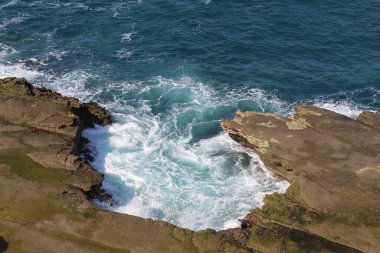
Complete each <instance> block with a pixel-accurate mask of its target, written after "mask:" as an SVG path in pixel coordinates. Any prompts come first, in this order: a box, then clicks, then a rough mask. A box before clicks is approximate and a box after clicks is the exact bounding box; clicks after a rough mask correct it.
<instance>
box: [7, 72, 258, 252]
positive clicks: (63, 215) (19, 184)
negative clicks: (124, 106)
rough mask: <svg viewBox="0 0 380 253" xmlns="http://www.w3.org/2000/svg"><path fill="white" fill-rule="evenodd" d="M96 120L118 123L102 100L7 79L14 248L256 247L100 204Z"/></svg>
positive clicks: (223, 249)
mask: <svg viewBox="0 0 380 253" xmlns="http://www.w3.org/2000/svg"><path fill="white" fill-rule="evenodd" d="M93 124H99V125H108V124H111V119H110V117H109V115H108V114H107V112H106V110H105V109H104V108H102V107H100V106H98V105H97V104H96V103H80V101H78V100H77V99H75V98H69V97H64V96H61V95H60V94H58V93H56V92H52V91H50V90H47V89H44V88H35V87H33V86H32V85H30V84H29V83H28V82H27V81H26V80H25V79H22V78H6V79H0V199H1V201H0V239H4V241H5V242H6V243H7V247H8V250H9V252H77V253H82V252H85V253H87V252H91V253H94V252H98V253H103V252H147V253H150V252H168V253H170V252H173V253H174V252H175V253H180V252H186V253H187V252H194V253H195V252H196V253H201V252H226V253H228V252H230V253H232V252H234V253H239V252H241V253H247V252H252V250H251V249H249V248H245V246H244V245H242V244H241V243H239V242H236V240H233V238H231V236H228V235H226V234H223V233H216V232H215V231H214V230H205V231H200V232H194V231H190V230H187V229H182V228H178V227H175V226H174V225H171V224H169V223H167V222H164V221H153V220H150V219H143V218H139V217H135V216H131V215H126V214H120V213H116V212H108V211H105V210H102V209H100V208H98V207H96V206H95V205H93V203H92V202H91V201H89V200H94V199H98V200H100V201H112V199H111V198H110V196H109V195H108V194H106V193H105V192H104V191H103V190H102V188H101V183H102V181H103V175H101V174H100V173H98V172H97V171H95V170H94V169H93V168H92V166H91V164H90V163H89V162H90V161H91V159H92V158H91V154H90V153H88V150H87V149H86V147H85V144H86V142H87V140H86V139H84V138H82V137H81V133H82V131H83V129H84V128H86V127H91V126H93ZM0 243H1V242H0Z"/></svg>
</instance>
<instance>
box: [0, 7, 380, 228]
mask: <svg viewBox="0 0 380 253" xmlns="http://www.w3.org/2000/svg"><path fill="white" fill-rule="evenodd" d="M8 76H18V77H25V78H27V79H28V80H29V81H30V82H31V83H33V84H35V85H39V86H45V87H48V88H50V89H53V90H55V91H58V92H61V93H62V94H64V95H70V96H75V97H78V98H80V99H82V100H83V101H96V102H98V103H100V104H102V105H103V106H105V107H106V108H107V109H108V110H109V111H110V112H111V113H112V114H113V117H114V121H115V124H114V125H113V126H112V127H107V128H102V127H97V128H96V129H93V130H88V131H86V133H85V134H84V135H85V136H86V137H88V138H89V139H90V148H92V149H93V151H94V154H95V158H96V159H95V161H94V166H95V167H96V168H97V169H98V170H99V171H101V172H104V173H105V175H106V180H105V182H104V187H105V188H106V189H107V190H108V191H110V192H112V193H113V195H114V198H115V199H116V200H117V201H118V203H119V204H118V205H117V206H114V207H109V206H107V205H106V204H104V203H99V204H100V205H102V206H104V207H105V208H108V209H111V210H114V211H118V212H124V213H129V214H133V215H138V216H142V217H150V218H154V219H163V220H166V221H169V222H171V223H174V224H176V225H178V226H181V227H186V228H190V229H195V230H200V229H204V228H214V229H224V228H229V227H234V226H238V225H239V222H238V220H237V219H238V218H241V217H243V216H244V215H245V214H246V213H247V212H248V211H249V210H250V209H252V208H255V207H260V206H261V205H262V204H263V196H264V195H265V194H268V193H271V192H274V191H279V192H283V191H285V190H286V188H287V186H288V184H287V183H286V182H283V181H279V179H276V178H275V177H273V175H272V174H271V173H270V172H268V171H267V170H266V168H265V166H264V165H263V164H262V162H261V161H260V159H259V158H258V157H257V155H256V154H255V153H253V152H252V151H251V150H247V149H245V148H243V147H241V146H239V145H238V144H236V143H234V142H233V141H232V140H230V139H229V137H228V136H227V135H226V134H224V133H223V132H222V130H221V128H220V126H219V121H220V120H221V119H228V118H231V117H233V115H234V112H235V111H236V109H238V108H239V109H242V110H255V111H264V112H274V113H279V114H283V115H291V114H292V108H293V106H294V105H295V104H298V103H310V104H315V105H319V106H321V107H324V108H328V109H331V110H334V111H337V112H339V113H342V114H345V115H347V116H350V117H353V118H355V117H357V116H358V115H359V113H360V112H361V111H362V110H363V109H368V110H374V111H379V110H380V1H379V0H360V1H359V0H356V1H353V0H347V1H329V0H326V1H313V0H298V1H296V0H292V1H291V0H282V1H279V0H273V1H259V0H250V1H248V0H241V1H226V0H167V1H162V0H161V1H159V0H134V1H127V0H109V1H102V0H87V1H85V0H82V1H79V0H78V1H74V0H50V1H48V0H38V1H34V0H12V1H10V0H0V78H2V77H8ZM0 106H1V105H0Z"/></svg>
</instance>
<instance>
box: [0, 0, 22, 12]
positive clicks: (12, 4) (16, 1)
mask: <svg viewBox="0 0 380 253" xmlns="http://www.w3.org/2000/svg"><path fill="white" fill-rule="evenodd" d="M17 4H18V0H12V1H8V3H6V4H3V5H0V10H2V9H4V8H7V7H10V6H14V5H17Z"/></svg>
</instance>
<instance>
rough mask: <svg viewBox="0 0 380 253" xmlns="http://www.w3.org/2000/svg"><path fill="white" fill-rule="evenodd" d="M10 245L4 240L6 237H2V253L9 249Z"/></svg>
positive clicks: (0, 241) (0, 239)
mask: <svg viewBox="0 0 380 253" xmlns="http://www.w3.org/2000/svg"><path fill="white" fill-rule="evenodd" d="M8 245H9V243H8V242H7V241H6V240H5V239H4V237H2V236H0V253H2V252H5V251H6V250H7V249H8Z"/></svg>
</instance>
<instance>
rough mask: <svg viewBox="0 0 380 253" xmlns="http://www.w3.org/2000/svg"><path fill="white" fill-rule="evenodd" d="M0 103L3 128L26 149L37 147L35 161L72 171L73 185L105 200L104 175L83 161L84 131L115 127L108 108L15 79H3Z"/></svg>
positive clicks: (0, 82)
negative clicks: (105, 126) (95, 126)
mask: <svg viewBox="0 0 380 253" xmlns="http://www.w3.org/2000/svg"><path fill="white" fill-rule="evenodd" d="M0 101H1V107H0V119H2V121H3V124H2V126H3V128H4V127H5V125H7V128H8V130H7V131H4V132H8V133H11V132H13V134H16V135H17V134H20V138H22V142H23V143H25V144H26V145H25V146H29V148H30V147H34V148H33V149H31V150H30V152H29V153H28V155H29V156H30V157H31V158H32V159H33V160H35V161H36V162H38V163H40V164H43V165H45V166H48V167H52V168H63V169H68V170H71V171H72V174H73V175H76V177H75V178H74V180H73V183H72V184H73V186H75V187H78V188H80V189H82V190H83V191H84V192H87V193H88V194H89V195H91V196H92V197H95V198H96V197H100V198H102V199H104V197H105V195H106V193H105V192H104V191H102V190H101V184H102V181H103V175H101V174H99V173H98V172H96V171H95V170H94V168H92V166H91V165H90V164H89V162H88V161H87V160H86V159H82V158H80V155H84V153H85V152H86V150H85V147H84V144H85V143H86V140H85V139H84V138H83V137H82V136H81V135H82V131H83V129H84V128H87V127H93V126H94V124H98V125H110V124H112V122H111V117H110V115H108V113H107V111H106V110H105V109H104V108H102V107H100V106H99V105H97V104H96V103H81V102H80V101H79V100H78V99H75V98H69V97H65V96H62V95H61V94H59V93H57V92H53V91H51V90H48V89H46V88H37V87H33V86H32V85H31V84H29V83H28V82H27V81H26V80H25V79H23V78H15V77H13V78H5V79H0ZM20 128H22V131H19V130H20ZM41 131H43V132H41ZM44 132H48V133H50V134H46V133H44ZM83 157H89V156H88V154H87V156H83ZM91 191H92V192H91Z"/></svg>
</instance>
